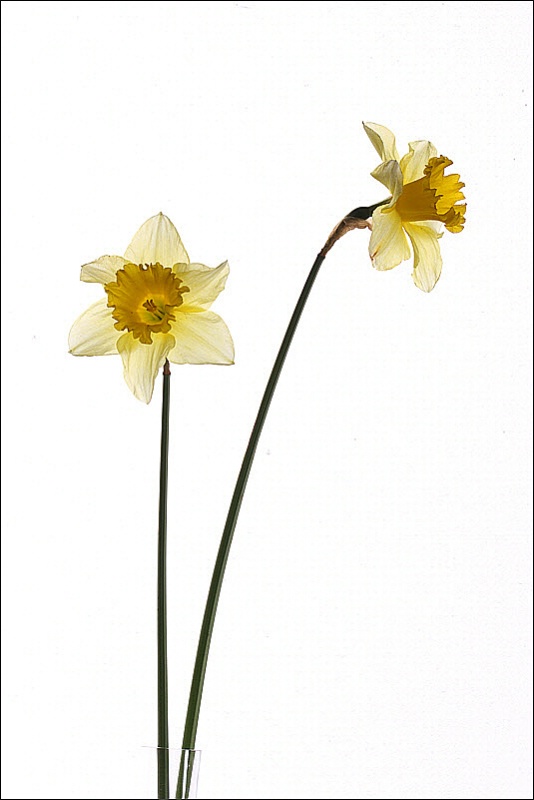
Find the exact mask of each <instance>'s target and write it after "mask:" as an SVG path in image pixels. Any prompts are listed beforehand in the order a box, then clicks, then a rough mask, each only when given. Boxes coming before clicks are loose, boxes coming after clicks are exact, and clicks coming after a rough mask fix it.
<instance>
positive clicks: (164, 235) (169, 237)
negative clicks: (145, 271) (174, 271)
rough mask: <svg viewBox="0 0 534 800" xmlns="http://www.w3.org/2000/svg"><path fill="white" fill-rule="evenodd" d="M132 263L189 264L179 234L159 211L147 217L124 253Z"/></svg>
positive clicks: (165, 265)
mask: <svg viewBox="0 0 534 800" xmlns="http://www.w3.org/2000/svg"><path fill="white" fill-rule="evenodd" d="M124 256H125V258H127V259H128V261H131V262H132V263H133V264H156V263H158V264H161V266H162V267H172V266H173V265H174V264H178V263H183V264H189V256H188V255H187V252H186V249H185V247H184V245H183V243H182V240H181V239H180V234H179V233H178V231H177V230H176V228H175V227H174V225H173V224H172V222H171V221H170V219H169V218H168V217H166V216H165V214H162V213H161V212H160V213H159V214H156V216H155V217H151V218H150V219H148V220H147V221H146V222H145V223H144V224H143V225H141V227H140V228H139V230H138V231H137V233H136V234H135V236H134V238H133V239H132V241H131V242H130V245H129V247H128V249H127V250H126V252H125V254H124Z"/></svg>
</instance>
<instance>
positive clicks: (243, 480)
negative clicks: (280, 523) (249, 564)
mask: <svg viewBox="0 0 534 800" xmlns="http://www.w3.org/2000/svg"><path fill="white" fill-rule="evenodd" d="M386 202H388V200H384V201H382V202H381V203H377V204H375V205H373V206H365V207H364V206H362V207H359V208H357V209H354V210H353V211H351V212H350V213H349V214H347V216H346V217H344V218H343V219H342V220H341V222H340V223H339V224H338V225H337V226H336V227H335V228H334V230H333V231H332V233H331V234H330V236H329V237H328V239H327V240H326V243H325V245H324V247H323V249H322V250H321V251H320V253H319V254H318V256H317V258H316V259H315V261H314V263H313V266H312V268H311V270H310V273H309V275H308V277H307V279H306V283H305V284H304V287H303V289H302V292H301V294H300V297H299V299H298V300H297V304H296V306H295V310H294V311H293V314H292V316H291V319H290V321H289V325H288V326H287V330H286V333H285V335H284V338H283V340H282V344H281V346H280V350H279V351H278V355H277V356H276V360H275V362H274V366H273V368H272V371H271V375H270V377H269V380H268V381H267V386H266V388H265V391H264V394H263V398H262V401H261V403H260V407H259V410H258V414H257V416H256V421H255V423H254V427H253V428H252V433H251V435H250V439H249V442H248V446H247V449H246V451H245V455H244V458H243V463H242V464H241V469H240V471H239V475H238V477H237V483H236V485H235V489H234V494H233V496H232V500H231V503H230V508H229V510H228V516H227V518H226V524H225V526H224V530H223V534H222V538H221V543H220V546H219V552H218V554H217V560H216V562H215V567H214V569H213V576H212V579H211V584H210V588H209V592H208V599H207V602H206V609H205V611H204V618H203V621H202V628H201V630H200V637H199V642H198V649H197V656H196V661H195V668H194V671H193V678H192V681H191V690H190V694H189V705H188V707H187V715H186V720H185V728H184V736H183V742H182V748H183V751H186V750H194V749H195V742H196V735H197V728H198V718H199V714H200V704H201V702H202V690H203V688H204V679H205V676H206V666H207V662H208V655H209V649H210V644H211V636H212V633H213V625H214V623H215V615H216V613H217V605H218V602H219V595H220V593H221V586H222V582H223V578H224V573H225V569H226V564H227V562H228V556H229V554H230V547H231V545H232V539H233V535H234V530H235V527H236V524H237V518H238V516H239V510H240V508H241V502H242V500H243V495H244V494H245V489H246V486H247V481H248V477H249V474H250V470H251V467H252V462H253V460H254V455H255V453H256V448H257V446H258V441H259V438H260V436H261V432H262V429H263V425H264V423H265V419H266V417H267V412H268V411H269V406H270V405H271V400H272V398H273V395H274V391H275V389H276V385H277V383H278V378H279V377H280V373H281V372H282V367H283V366H284V362H285V359H286V356H287V353H288V350H289V347H290V345H291V342H292V340H293V336H294V334H295V331H296V329H297V326H298V323H299V320H300V317H301V315H302V312H303V310H304V306H305V305H306V301H307V299H308V296H309V294H310V292H311V290H312V287H313V284H314V282H315V279H316V277H317V274H318V272H319V269H320V268H321V265H322V263H323V261H324V259H325V257H326V254H327V253H328V251H329V250H330V249H331V248H332V247H333V245H334V244H335V242H336V241H337V240H338V239H339V238H341V236H343V235H344V234H345V233H347V232H348V231H350V230H354V229H355V228H360V229H361V228H364V227H370V226H369V225H368V224H367V223H366V222H365V220H366V219H367V218H368V217H370V216H371V214H372V213H373V211H374V210H375V208H377V207H378V206H379V205H383V204H384V203H386ZM185 769H186V766H185V754H184V752H182V760H181V763H180V772H179V777H178V785H177V790H176V797H177V798H179V799H180V800H182V799H183V798H188V797H189V780H188V776H187V775H185V776H184V770H185ZM184 778H185V782H184ZM182 787H184V788H183V789H182Z"/></svg>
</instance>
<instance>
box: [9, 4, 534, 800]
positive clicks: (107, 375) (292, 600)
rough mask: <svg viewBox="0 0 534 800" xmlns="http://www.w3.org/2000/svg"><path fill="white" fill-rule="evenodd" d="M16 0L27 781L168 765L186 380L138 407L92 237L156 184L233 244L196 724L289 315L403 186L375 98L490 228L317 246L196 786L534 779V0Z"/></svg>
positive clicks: (13, 593)
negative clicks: (387, 159)
mask: <svg viewBox="0 0 534 800" xmlns="http://www.w3.org/2000/svg"><path fill="white" fill-rule="evenodd" d="M2 7H3V34H4V55H3V57H4V69H3V77H4V91H5V94H4V258H3V267H2V276H3V279H4V287H3V289H4V290H3V293H2V299H3V306H4V314H3V326H4V339H3V340H4V346H5V359H4V370H5V371H4V387H5V393H6V402H5V406H4V409H5V414H4V439H3V441H4V443H5V450H4V453H5V461H4V478H5V495H4V504H3V507H4V532H5V533H4V535H5V551H4V566H5V584H4V585H5V601H6V602H5V611H6V618H5V628H4V631H5V639H6V643H5V648H4V655H5V672H4V681H5V682H4V703H5V709H6V711H5V737H4V741H5V749H6V755H5V762H4V789H3V794H2V796H3V797H5V798H28V797H29V798H73V797H74V798H142V797H153V796H154V795H155V791H154V786H155V778H154V765H153V764H152V760H153V758H152V753H151V751H147V750H146V749H143V746H145V745H148V746H151V745H155V744H156V686H155V674H156V659H155V656H156V638H155V622H156V618H155V579H156V558H155V557H156V526H157V481H158V455H159V454H158V449H159V432H160V401H161V386H160V381H159V380H158V385H157V388H156V391H155V394H154V399H153V402H152V403H151V404H150V405H149V406H145V405H144V404H142V403H140V402H139V401H137V400H136V399H135V398H134V397H133V395H132V394H131V393H130V392H129V390H128V388H127V387H126V384H125V383H124V381H123V378H122V368H121V364H120V360H119V359H118V358H114V357H110V358H95V359H86V358H73V357H72V356H70V355H68V354H67V335H68V331H69V328H70V325H71V324H72V322H73V321H74V319H75V318H76V317H77V316H78V314H80V313H81V312H82V311H83V310H84V309H85V308H86V307H87V306H88V305H90V304H91V303H92V302H94V301H95V300H96V299H98V298H99V297H100V296H101V293H102V289H101V287H99V286H97V285H89V284H83V283H81V282H79V280H78V278H79V267H80V265H81V264H82V263H84V262H87V261H89V260H91V259H93V258H95V257H98V256H100V255H103V254H105V253H113V254H115V253H116V254H122V253H123V252H124V250H125V248H126V246H127V245H128V243H129V241H130V239H131V237H132V236H133V234H134V233H135V231H136V230H137V228H138V227H139V226H140V225H141V223H143V222H144V221H145V220H146V219H147V218H148V217H150V216H152V215H153V214H155V213H157V212H159V211H160V210H161V211H163V212H164V213H166V214H167V215H168V216H169V217H170V218H171V219H172V220H173V221H174V223H175V224H176V226H177V227H178V229H179V231H180V233H181V235H182V238H183V240H184V243H185V246H186V247H187V249H188V251H189V254H190V256H191V258H192V260H195V261H201V262H204V263H206V264H208V265H210V266H216V265H217V264H219V263H220V262H221V261H223V260H224V259H226V258H227V259H228V260H229V261H230V265H231V275H230V280H229V282H228V285H227V289H226V291H225V292H224V293H223V295H221V296H220V297H219V299H218V300H217V302H216V305H215V307H214V310H216V311H217V312H218V313H220V314H221V315H222V316H223V318H224V319H225V320H226V322H227V323H228V325H229V327H230V328H231V331H232V333H233V336H234V339H235V343H236V365H235V366H233V367H175V368H174V370H173V377H172V411H171V416H172V420H171V454H170V492H171V498H170V503H169V537H170V546H169V582H170V595H169V604H170V609H169V615H170V617H169V637H170V641H169V647H170V680H171V707H170V711H171V739H172V742H173V744H175V745H177V746H178V747H179V746H180V742H181V733H182V725H183V719H184V714H185V704H186V700H187V694H188V689H189V681H190V676H191V671H192V667H193V658H194V651H195V648H196V639H197V635H198V630H199V625H200V620H201V615H202V611H203V606H204V601H205V596H206V592H207V587H208V582H209V578H210V575H211V569H212V566H213V562H214V558H215V553H216V549H217V546H218V541H219V537H220V533H221V531H222V527H223V523H224V518H225V515H226V510H227V507H228V503H229V500H230V497H231V493H232V490H233V485H234V481H235V478H236V475H237V471H238V468H239V465H240V463H241V458H242V455H243V452H244V449H245V446H246V442H247V439H248V436H249V432H250V429H251V426H252V423H253V420H254V417H255V414H256V410H257V407H258V403H259V400H260V397H261V394H262V392H263V388H264V385H265V382H266V379H267V376H268V374H269V371H270V368H271V365H272V362H273V360H274V357H275V354H276V351H277V349H278V346H279V344H280V341H281V338H282V335H283V332H284V330H285V326H286V324H287V321H288V319H289V316H290V313H291V311H292V308H293V306H294V303H295V301H296V298H297V296H298V293H299V292H300V289H301V286H302V284H303V282H304V279H305V276H306V274H307V272H308V270H309V268H310V266H311V264H312V262H313V259H314V257H315V254H316V253H317V251H318V250H319V249H320V247H321V246H322V244H323V242H324V240H325V238H326V236H327V235H328V233H329V232H330V230H331V228H332V227H333V226H334V224H335V223H336V222H337V221H338V220H339V219H340V218H341V217H342V216H343V215H344V214H345V213H347V212H348V211H350V210H351V209H352V208H354V207H355V206H357V205H361V204H368V203H371V202H375V201H378V200H380V199H382V198H383V196H384V191H383V189H382V188H381V187H380V186H379V185H378V184H377V183H376V182H375V181H374V180H373V179H372V178H371V177H370V175H369V173H370V172H371V170H372V169H374V167H376V165H377V163H378V157H377V154H376V153H375V151H374V149H373V148H372V146H371V144H370V142H369V141H368V139H367V137H366V135H365V133H364V131H363V129H362V127H361V121H362V120H370V121H374V122H379V123H381V124H384V125H387V126H388V127H390V128H391V129H392V130H393V131H394V132H395V133H396V135H397V142H398V145H399V150H400V152H401V154H402V153H404V152H405V151H406V149H407V142H408V141H410V140H414V139H430V140H431V141H433V142H434V143H435V145H436V146H437V148H438V152H440V153H444V154H445V155H448V156H449V157H451V158H452V159H453V161H454V163H455V169H457V170H458V171H459V172H460V174H461V177H462V179H463V180H464V181H465V184H466V189H465V193H466V196H467V200H468V214H467V224H466V228H465V231H464V232H463V233H462V234H461V235H458V236H451V235H449V234H446V235H445V237H444V238H443V240H442V253H443V257H444V270H443V276H442V278H441V280H440V282H439V284H438V285H437V287H436V289H435V290H434V291H433V292H432V293H431V294H430V295H426V294H424V293H422V292H420V291H419V290H418V289H416V288H415V286H414V285H413V283H412V280H411V277H410V272H411V266H410V264H409V263H406V264H404V265H402V266H400V267H398V268H397V269H395V270H393V271H391V272H387V273H378V272H376V271H374V270H373V269H372V267H371V265H370V262H369V259H368V255H367V245H368V232H365V231H356V232H354V233H351V234H350V235H348V236H346V237H345V238H344V239H343V240H341V242H340V243H339V244H338V245H337V246H336V247H335V248H334V250H333V251H332V252H331V254H330V255H329V256H328V258H327V260H326V262H325V265H324V267H323V270H322V272H321V274H320V276H319V278H318V281H317V284H316V286H315V288H314V291H313V294H312V296H311V299H310V301H309V304H308V307H307V308H306V311H305V314H304V317H303V320H302V323H301V325H300V328H299V330H298V333H297V337H296V339H295V342H294V345H293V348H292V351H291V353H290V356H289V358H288V360H287V363H286V369H285V372H284V374H283V377H282V380H281V382H280V385H279V388H278V391H277V394H276V396H275V401H274V403H273V407H272V409H271V413H270V416H269V418H268V421H267V424H266V427H265V431H264V434H263V437H262V440H261V443H260V446H259V449H258V454H257V457H256V461H255V465H254V468H253V472H252V476H251V479H250V483H249V487H248V491H247V494H246V497H245V501H244V504H243V508H242V513H241V517H240V521H239V524H238V527H237V531H236V537H235V542H234V548H233V551H232V553H231V556H230V561H229V567H228V571H227V575H226V579H225V584H224V587H223V593H222V596H221V603H220V608H219V614H218V618H217V621H216V626H215V634H214V639H213V647H212V654H211V660H210V663H209V666H208V673H207V681H206V689H205V695H204V702H203V707H202V714H201V720H200V727H199V738H198V746H199V747H200V748H201V749H202V751H203V760H202V767H201V776H200V787H199V796H200V797H202V798H354V797H357V798H477V799H480V798H499V799H500V800H502V799H503V798H529V797H531V796H532V795H531V789H530V774H529V773H530V770H529V765H530V755H529V753H530V743H529V738H530V714H529V709H530V661H529V642H530V617H529V607H530V604H529V598H530V589H529V585H530V569H529V562H530V547H529V539H530V513H529V499H530V433H531V427H530V399H531V384H530V321H531V319H530V296H531V287H532V283H531V279H532V261H531V251H530V245H531V227H530V218H531V212H532V187H531V178H530V174H531V167H532V160H531V134H530V131H531V128H530V125H531V110H532V106H531V102H532V95H531V78H530V76H531V63H530V49H531V39H530V36H531V4H530V3H527V2H507V3H500V2H498V3H495V2H490V3H480V2H431V3H422V2H416V3H404V2H369V3H360V2H311V3H304V2H252V1H251V0H245V2H240V3H236V2H182V3H174V2H61V3H53V2H38V3H37V2H5V3H3V4H2ZM149 758H150V763H149ZM147 775H148V776H149V777H148V784H146V785H145V780H146V779H147Z"/></svg>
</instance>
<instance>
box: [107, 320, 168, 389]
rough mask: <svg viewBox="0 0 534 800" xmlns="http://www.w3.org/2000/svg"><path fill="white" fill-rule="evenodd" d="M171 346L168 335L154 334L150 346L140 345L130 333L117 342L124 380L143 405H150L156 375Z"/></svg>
mask: <svg viewBox="0 0 534 800" xmlns="http://www.w3.org/2000/svg"><path fill="white" fill-rule="evenodd" d="M173 346H174V336H172V334H170V333H156V334H154V335H153V342H152V344H142V343H141V342H140V341H139V340H138V339H134V336H133V334H132V333H125V334H123V335H122V336H121V337H120V339H119V340H118V342H117V349H118V351H119V353H120V354H121V357H122V363H123V366H124V380H125V381H126V383H127V384H128V386H129V387H130V389H131V390H132V392H133V393H134V395H135V396H136V397H137V399H138V400H142V401H143V403H150V401H151V399H152V393H153V391H154V383H155V381H156V377H157V374H158V372H159V370H160V369H161V368H162V366H163V364H164V363H165V359H166V358H167V357H168V355H169V352H170V351H171V350H172V348H173Z"/></svg>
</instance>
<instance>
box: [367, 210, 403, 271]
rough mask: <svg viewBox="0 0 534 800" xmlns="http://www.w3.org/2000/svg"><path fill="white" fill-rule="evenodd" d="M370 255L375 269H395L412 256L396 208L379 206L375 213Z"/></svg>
mask: <svg viewBox="0 0 534 800" xmlns="http://www.w3.org/2000/svg"><path fill="white" fill-rule="evenodd" d="M369 255H370V256H371V260H372V262H373V267H375V269H380V270H385V269H393V267H396V266H398V265H399V264H400V263H401V261H406V259H407V258H410V256H411V251H410V246H409V244H408V241H407V239H406V236H405V235H404V231H403V229H402V220H401V218H400V216H399V214H397V212H396V211H395V210H392V211H384V208H383V207H381V208H377V209H376V211H375V212H374V213H373V232H372V233H371V239H370V240H369Z"/></svg>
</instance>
